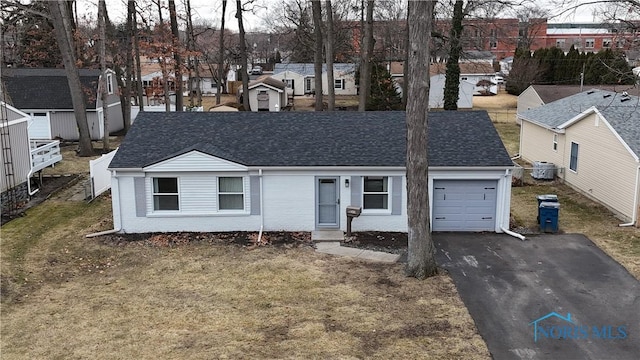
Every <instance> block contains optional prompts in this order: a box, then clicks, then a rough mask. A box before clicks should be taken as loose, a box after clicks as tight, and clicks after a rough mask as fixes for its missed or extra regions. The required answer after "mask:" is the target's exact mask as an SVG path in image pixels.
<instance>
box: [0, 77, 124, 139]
mask: <svg viewBox="0 0 640 360" xmlns="http://www.w3.org/2000/svg"><path fill="white" fill-rule="evenodd" d="M79 73H80V81H81V83H82V86H83V90H84V93H85V106H86V109H87V123H88V125H89V133H90V135H91V139H93V140H99V139H101V138H102V137H103V134H104V122H103V115H102V100H101V99H100V96H99V94H98V84H99V81H100V74H101V72H100V70H89V69H79ZM107 80H108V82H107V91H108V93H109V95H108V97H107V104H108V108H109V112H108V116H109V119H108V120H109V128H108V129H107V131H108V132H109V133H113V132H116V131H119V130H122V129H124V122H123V119H122V109H121V108H120V96H119V94H118V83H117V81H116V78H115V73H114V72H113V71H108V73H107ZM2 81H3V83H4V85H5V89H6V92H7V96H8V98H9V99H10V101H9V103H10V104H11V105H13V106H14V107H15V108H17V109H20V110H21V111H23V112H25V113H27V114H29V115H31V117H32V118H33V124H32V125H30V126H29V137H30V138H31V139H45V140H46V139H64V140H78V138H79V133H78V126H77V123H76V118H75V114H74V111H73V102H72V101H71V92H70V90H69V83H68V81H67V76H66V73H65V70H64V69H42V68H15V69H2Z"/></svg>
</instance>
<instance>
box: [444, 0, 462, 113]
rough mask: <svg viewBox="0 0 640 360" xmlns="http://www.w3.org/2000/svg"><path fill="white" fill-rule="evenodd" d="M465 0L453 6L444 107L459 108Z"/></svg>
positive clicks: (460, 0) (457, 0)
mask: <svg viewBox="0 0 640 360" xmlns="http://www.w3.org/2000/svg"><path fill="white" fill-rule="evenodd" d="M462 5H463V1H462V0H456V2H455V4H454V6H453V18H452V19H451V30H450V31H449V57H448V58H447V72H446V77H445V80H444V109H445V110H458V98H459V97H460V64H459V63H458V62H459V61H460V53H461V52H462V43H461V42H460V40H461V37H462V30H463V27H462V19H463V17H464V14H463V13H462V11H463V6H462Z"/></svg>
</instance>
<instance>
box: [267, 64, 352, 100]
mask: <svg viewBox="0 0 640 360" xmlns="http://www.w3.org/2000/svg"><path fill="white" fill-rule="evenodd" d="M355 76H356V65H355V64H344V63H336V64H333V79H334V80H333V87H334V89H335V93H336V95H357V94H358V88H357V87H356V77H355ZM271 77H272V78H274V79H276V80H280V81H282V82H284V83H285V84H286V85H287V89H291V90H290V91H291V92H292V93H293V95H295V96H299V95H306V94H312V93H315V71H314V68H313V64H312V63H311V64H308V63H290V64H284V63H277V64H275V67H274V69H273V75H272V76H271ZM322 93H323V94H324V95H327V94H328V86H327V65H326V64H322Z"/></svg>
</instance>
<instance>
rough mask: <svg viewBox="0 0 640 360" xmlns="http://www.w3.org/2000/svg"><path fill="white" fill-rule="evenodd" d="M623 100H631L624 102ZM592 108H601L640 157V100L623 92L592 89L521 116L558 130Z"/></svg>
mask: <svg viewBox="0 0 640 360" xmlns="http://www.w3.org/2000/svg"><path fill="white" fill-rule="evenodd" d="M607 95H608V96H607ZM605 96H606V97H605ZM624 98H627V99H628V100H626V101H621V100H622V99H624ZM591 107H595V108H596V109H598V111H599V112H600V113H601V114H602V115H603V116H604V117H605V119H606V120H607V121H608V122H609V123H610V124H611V126H612V127H613V129H614V130H615V131H616V132H617V133H618V135H620V137H621V138H622V140H624V142H625V143H627V145H628V146H629V147H630V148H631V150H632V151H633V152H634V153H635V154H636V155H640V98H639V97H637V96H633V95H628V96H626V97H625V96H623V94H621V93H615V92H612V91H606V90H596V89H591V90H588V91H584V92H581V93H578V94H575V95H572V96H569V97H566V98H563V99H560V100H557V101H553V102H551V103H548V104H546V105H543V106H540V107H537V108H535V109H531V110H527V111H524V112H522V113H521V114H520V115H519V116H520V118H522V119H523V120H526V121H529V122H533V123H535V124H538V125H540V126H542V127H545V128H548V129H556V128H558V126H560V125H562V124H564V123H565V122H567V121H569V120H571V119H573V118H574V117H576V116H577V115H579V114H580V113H582V112H584V111H586V110H587V109H589V108H591Z"/></svg>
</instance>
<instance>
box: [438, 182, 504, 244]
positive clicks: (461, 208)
mask: <svg viewBox="0 0 640 360" xmlns="http://www.w3.org/2000/svg"><path fill="white" fill-rule="evenodd" d="M497 188H498V181H497V180H434V181H433V189H434V191H433V219H432V226H433V231H495V224H496V198H497V193H498V192H497Z"/></svg>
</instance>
